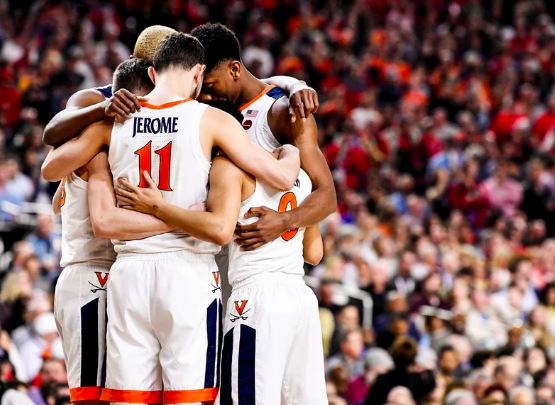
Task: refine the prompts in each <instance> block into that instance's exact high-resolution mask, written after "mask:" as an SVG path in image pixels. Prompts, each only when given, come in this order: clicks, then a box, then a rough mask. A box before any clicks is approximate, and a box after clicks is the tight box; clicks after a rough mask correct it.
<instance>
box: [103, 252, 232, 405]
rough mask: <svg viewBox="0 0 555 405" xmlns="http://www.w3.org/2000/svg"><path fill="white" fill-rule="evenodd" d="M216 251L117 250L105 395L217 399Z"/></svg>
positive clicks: (142, 399) (140, 399)
mask: <svg viewBox="0 0 555 405" xmlns="http://www.w3.org/2000/svg"><path fill="white" fill-rule="evenodd" d="M220 290H221V287H220V278H219V272H218V269H217V267H216V262H215V260H214V255H210V254H195V253H191V252H188V251H179V252H168V253H155V254H143V255H132V254H124V255H119V256H118V258H117V260H116V262H115V263H114V265H113V266H112V270H111V272H110V288H109V289H108V331H107V354H108V355H107V378H106V388H105V389H103V390H102V396H101V399H102V400H103V401H113V402H127V403H147V404H152V403H154V404H159V403H165V404H174V403H189V402H202V401H213V400H214V399H215V398H216V396H217V393H218V388H217V373H216V370H217V369H218V366H219V364H218V363H219V359H220V356H219V353H220V350H219V348H220V342H221V341H222V339H221V328H220V327H219V325H220V323H221V308H222V304H221V291H220Z"/></svg>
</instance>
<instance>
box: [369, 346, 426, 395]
mask: <svg viewBox="0 0 555 405" xmlns="http://www.w3.org/2000/svg"><path fill="white" fill-rule="evenodd" d="M416 354H417V345H416V342H415V341H414V340H413V339H411V338H408V337H401V338H399V339H397V340H396V341H395V342H394V343H393V347H392V348H391V357H392V358H393V363H394V365H395V367H394V368H393V370H391V371H390V372H388V373H386V374H382V375H380V376H378V378H377V379H376V381H375V383H374V385H373V386H372V388H370V391H369V392H368V396H367V397H366V404H375V403H379V404H383V403H385V402H386V401H387V396H388V394H389V392H390V391H391V390H392V389H393V388H394V387H396V386H403V387H407V388H408V389H409V390H410V392H411V394H412V397H413V398H414V400H415V401H416V402H417V403H419V402H420V401H421V400H422V399H423V398H424V396H426V395H428V394H430V393H431V392H432V391H433V390H434V388H435V385H436V383H435V376H434V373H433V371H431V370H425V371H423V372H414V371H410V370H411V369H412V367H413V366H414V364H415V360H416Z"/></svg>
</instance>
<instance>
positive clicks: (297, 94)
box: [261, 76, 320, 122]
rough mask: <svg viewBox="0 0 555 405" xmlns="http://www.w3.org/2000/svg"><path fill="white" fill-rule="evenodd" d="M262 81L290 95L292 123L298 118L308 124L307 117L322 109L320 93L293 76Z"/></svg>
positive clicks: (273, 77) (275, 77)
mask: <svg viewBox="0 0 555 405" xmlns="http://www.w3.org/2000/svg"><path fill="white" fill-rule="evenodd" d="M261 81H262V82H264V83H266V84H273V85H274V86H277V87H279V88H281V89H283V90H284V91H285V93H287V94H288V96H289V116H290V118H291V122H295V121H296V120H297V118H298V119H300V120H302V121H303V122H306V119H307V117H308V116H309V115H310V114H314V113H316V111H318V107H320V103H319V102H318V93H316V90H314V89H313V88H312V87H309V86H308V85H307V84H306V82H304V81H303V80H298V79H295V78H294V77H291V76H272V77H269V78H267V79H261Z"/></svg>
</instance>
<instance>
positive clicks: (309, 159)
mask: <svg viewBox="0 0 555 405" xmlns="http://www.w3.org/2000/svg"><path fill="white" fill-rule="evenodd" d="M191 35H193V36H194V37H196V38H198V40H199V41H200V42H201V43H202V45H203V46H204V49H205V50H206V57H207V63H206V72H205V76H204V83H203V87H202V93H201V97H200V100H201V101H209V100H212V99H226V100H229V101H231V102H233V103H235V104H237V106H238V107H239V109H240V111H241V113H242V114H243V117H244V120H243V128H245V130H246V131H247V134H248V135H249V137H250V138H251V139H252V140H253V141H254V142H255V143H257V144H259V145H260V146H262V147H263V148H264V149H266V150H267V151H273V150H274V149H275V148H277V147H279V146H280V145H283V144H292V145H295V146H297V147H298V148H299V150H300V153H301V164H302V168H303V169H304V170H305V171H306V173H307V174H308V176H309V177H310V179H311V181H312V185H313V187H314V191H313V192H312V194H311V195H310V196H308V197H307V198H306V200H304V202H303V203H302V204H301V205H300V206H298V207H297V208H296V209H293V210H291V211H287V212H281V213H278V212H275V211H274V210H270V209H268V208H265V207H253V208H252V209H251V210H250V212H248V213H247V218H250V217H251V216H258V217H260V219H259V221H257V222H255V223H253V224H249V225H238V227H237V231H238V233H239V235H238V236H239V239H238V240H237V242H238V243H239V244H240V245H241V246H242V247H243V249H246V250H252V249H256V248H258V247H260V246H262V245H263V244H265V243H268V242H269V241H272V240H274V239H277V238H278V237H279V236H280V235H281V234H283V233H284V232H286V231H288V230H290V229H295V228H302V227H306V226H309V225H313V224H317V223H318V222H320V221H321V220H323V219H324V218H325V217H326V216H328V215H329V214H331V213H332V212H334V211H335V210H336V207H337V201H336V196H335V188H334V184H333V179H332V176H331V173H330V170H329V168H328V165H327V163H326V160H325V158H324V156H323V155H322V152H321V151H320V148H319V147H318V142H317V135H318V129H317V127H316V123H315V121H314V117H312V116H309V117H308V118H306V122H305V123H304V124H303V123H302V122H300V121H297V122H291V120H290V119H289V101H288V98H287V97H286V95H285V93H284V92H283V91H281V90H280V89H279V88H277V87H274V86H271V85H270V86H269V85H267V84H266V83H264V82H262V81H260V80H258V79H257V78H256V77H254V76H253V75H252V74H251V73H250V72H249V71H248V70H247V69H246V68H245V66H244V65H243V63H242V62H241V48H240V45H239V40H238V39H237V37H236V36H235V34H234V33H233V32H232V31H231V30H229V29H228V28H227V27H225V26H223V25H221V24H205V25H201V26H200V27H198V28H195V29H194V30H193V31H192V32H191Z"/></svg>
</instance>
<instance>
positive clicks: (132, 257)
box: [116, 250, 215, 263]
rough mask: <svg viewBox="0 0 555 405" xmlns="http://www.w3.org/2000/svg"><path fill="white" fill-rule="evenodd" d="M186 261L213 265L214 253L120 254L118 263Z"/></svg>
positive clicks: (178, 251)
mask: <svg viewBox="0 0 555 405" xmlns="http://www.w3.org/2000/svg"><path fill="white" fill-rule="evenodd" d="M173 258H175V259H184V260H187V261H191V262H195V263H211V262H213V261H215V256H214V253H196V252H191V251H190V250H176V251H173V252H160V253H118V257H117V258H116V262H122V261H141V262H145V261H151V260H167V259H173Z"/></svg>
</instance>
